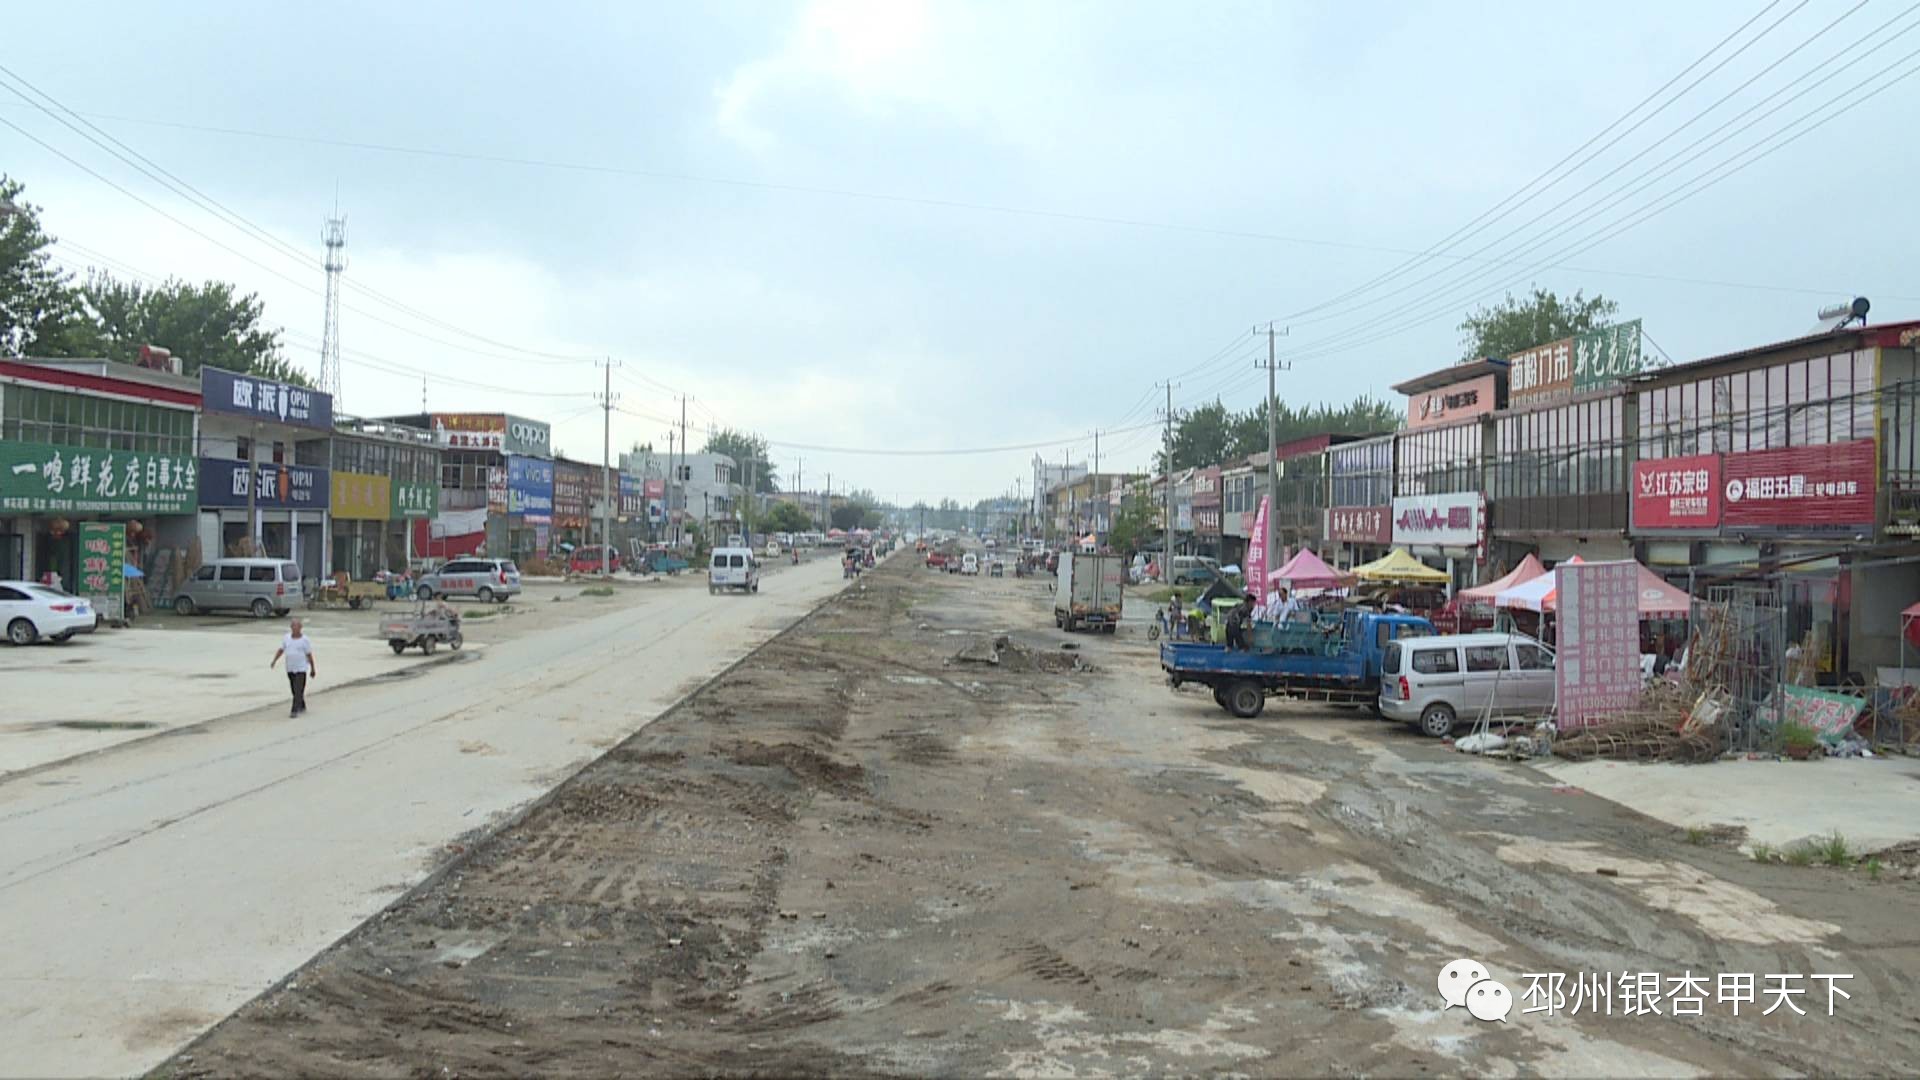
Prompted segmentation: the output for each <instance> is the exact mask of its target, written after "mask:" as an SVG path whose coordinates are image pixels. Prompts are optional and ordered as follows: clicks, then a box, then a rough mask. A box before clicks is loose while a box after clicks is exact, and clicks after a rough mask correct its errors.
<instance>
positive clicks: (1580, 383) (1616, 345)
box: [1573, 319, 1641, 393]
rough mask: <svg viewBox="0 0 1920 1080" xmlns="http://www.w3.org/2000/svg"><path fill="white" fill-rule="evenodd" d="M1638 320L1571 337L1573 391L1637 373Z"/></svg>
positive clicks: (1592, 387) (1601, 384)
mask: <svg viewBox="0 0 1920 1080" xmlns="http://www.w3.org/2000/svg"><path fill="white" fill-rule="evenodd" d="M1640 364H1641V356H1640V320H1639V319H1635V320H1633V321H1632V322H1623V323H1619V324H1618V325H1615V326H1609V327H1607V328H1606V329H1604V330H1590V331H1588V332H1586V333H1584V334H1577V335H1575V336H1574V339H1573V390H1574V393H1579V392H1580V391H1582V390H1592V389H1595V388H1596V387H1601V386H1605V385H1607V384H1608V383H1612V382H1618V381H1619V380H1621V379H1624V378H1626V377H1627V376H1629V375H1636V374H1639V372H1640Z"/></svg>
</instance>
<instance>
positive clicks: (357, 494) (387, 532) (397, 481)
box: [328, 418, 440, 581]
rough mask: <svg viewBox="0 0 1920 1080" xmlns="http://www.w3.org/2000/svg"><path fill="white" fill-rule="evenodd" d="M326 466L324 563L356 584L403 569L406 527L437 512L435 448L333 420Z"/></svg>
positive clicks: (415, 433) (425, 437) (409, 545)
mask: <svg viewBox="0 0 1920 1080" xmlns="http://www.w3.org/2000/svg"><path fill="white" fill-rule="evenodd" d="M330 464H331V467H332V470H333V476H332V485H333V491H332V494H331V498H330V506H329V509H328V512H329V514H330V516H331V517H332V520H333V543H332V565H331V569H332V571H333V572H334V573H345V574H347V575H348V576H350V577H352V578H353V579H354V580H356V581H367V580H370V579H372V578H373V576H374V575H375V574H376V573H378V572H380V571H382V570H387V571H404V570H406V569H407V568H408V567H409V566H410V565H412V563H413V560H414V558H415V552H414V546H413V539H414V537H413V533H414V526H415V524H416V523H419V522H430V521H432V520H433V519H434V518H435V517H436V516H437V515H438V514H439V510H440V448H439V446H438V444H437V443H436V441H435V439H434V437H433V433H432V432H429V431H426V430H423V429H421V428H415V427H407V426H406V425H403V424H396V423H392V422H390V421H382V420H360V419H350V418H340V419H338V420H337V421H336V422H335V427H334V434H333V449H332V455H331V460H330Z"/></svg>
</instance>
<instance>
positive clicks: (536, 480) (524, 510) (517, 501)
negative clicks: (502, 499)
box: [507, 457, 553, 518]
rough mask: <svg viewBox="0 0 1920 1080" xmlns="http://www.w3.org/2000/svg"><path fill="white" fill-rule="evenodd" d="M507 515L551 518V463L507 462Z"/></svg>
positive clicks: (512, 459)
mask: <svg viewBox="0 0 1920 1080" xmlns="http://www.w3.org/2000/svg"><path fill="white" fill-rule="evenodd" d="M507 513H509V514H525V515H527V516H529V517H534V518H550V517H552V516H553V462H551V461H544V460H542V459H540V458H530V457H509V458H508V459H507Z"/></svg>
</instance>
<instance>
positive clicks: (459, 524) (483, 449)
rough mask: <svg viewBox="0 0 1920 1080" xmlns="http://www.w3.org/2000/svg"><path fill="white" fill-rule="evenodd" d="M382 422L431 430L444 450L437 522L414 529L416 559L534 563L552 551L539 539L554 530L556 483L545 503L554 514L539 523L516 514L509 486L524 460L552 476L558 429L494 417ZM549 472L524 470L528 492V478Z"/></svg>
mask: <svg viewBox="0 0 1920 1080" xmlns="http://www.w3.org/2000/svg"><path fill="white" fill-rule="evenodd" d="M381 420H382V422H384V423H391V424H397V425H399V426H402V427H408V428H419V429H422V430H425V431H427V432H429V433H430V434H431V435H432V438H433V443H434V445H435V446H436V447H437V448H438V449H439V451H440V477H439V485H440V494H439V507H438V509H437V510H436V511H435V513H434V516H433V517H432V518H431V519H425V520H419V521H416V522H415V523H414V525H413V550H414V552H415V554H416V556H419V557H424V558H425V559H427V560H428V561H432V562H440V561H444V560H446V559H450V558H453V557H455V556H458V555H474V554H488V555H494V556H496V557H501V558H513V559H529V558H532V557H534V556H535V555H536V554H538V555H541V556H544V555H545V554H546V550H547V549H546V547H545V546H544V544H543V543H540V542H539V541H540V538H541V537H542V536H543V535H545V533H547V532H549V531H551V528H552V520H551V515H552V509H551V504H552V501H553V494H552V484H551V480H549V483H548V487H547V490H546V494H545V495H544V496H543V497H542V498H541V500H540V501H541V502H542V504H543V505H545V506H547V507H548V509H546V510H544V511H535V512H534V514H533V517H532V519H529V518H528V516H527V515H526V514H525V513H516V512H514V510H513V509H512V505H511V504H512V499H511V497H510V494H509V481H510V479H511V477H512V475H513V474H514V473H515V466H514V465H513V461H514V459H516V458H519V459H523V460H532V461H546V462H548V465H547V467H546V469H545V470H544V471H545V473H546V474H547V475H548V476H549V477H551V474H552V471H553V469H552V464H551V459H552V457H553V450H552V437H553V429H552V428H551V427H549V426H548V425H547V424H545V423H543V422H541V421H539V420H530V419H528V418H526V417H524V416H515V415H513V414H511V413H488V412H437V413H412V414H410V415H406V416H389V417H382V418H381ZM541 471H542V470H541V469H539V468H532V469H531V470H530V469H529V466H527V465H526V464H522V465H520V466H518V473H519V475H520V476H521V478H522V482H523V490H524V491H531V490H533V488H535V487H537V485H535V484H533V482H532V481H530V480H528V479H527V477H528V476H529V474H530V473H532V474H538V473H540V472H541ZM542 519H544V520H542Z"/></svg>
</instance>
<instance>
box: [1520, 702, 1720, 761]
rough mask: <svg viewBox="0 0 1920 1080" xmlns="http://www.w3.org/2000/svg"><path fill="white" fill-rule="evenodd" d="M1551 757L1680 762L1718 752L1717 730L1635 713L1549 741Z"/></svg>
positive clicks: (1707, 758)
mask: <svg viewBox="0 0 1920 1080" xmlns="http://www.w3.org/2000/svg"><path fill="white" fill-rule="evenodd" d="M1553 753H1554V756H1555V757H1559V758H1565V759H1566V760H1568V761H1587V760H1590V759H1592V758H1609V759H1613V760H1616V761H1669V762H1677V763H1679V764H1683V765H1692V764H1698V763H1700V762H1706V761H1712V760H1714V759H1715V758H1717V757H1719V756H1720V734H1719V732H1718V731H1717V730H1716V729H1714V728H1712V727H1710V726H1706V725H1701V726H1687V725H1686V724H1682V725H1681V726H1675V725H1674V723H1673V719H1672V717H1670V716H1667V715H1661V714H1655V713H1636V714H1629V715H1624V716H1616V717H1611V718H1609V719H1606V720H1600V721H1596V722H1595V723H1592V724H1588V725H1587V726H1586V727H1584V728H1581V729H1580V730H1579V731H1574V732H1569V733H1566V734H1562V735H1561V736H1560V737H1559V738H1557V739H1555V740H1554V741H1553Z"/></svg>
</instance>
